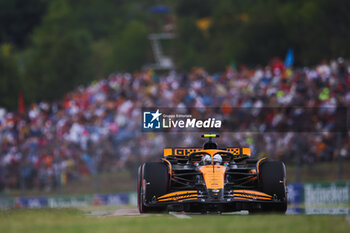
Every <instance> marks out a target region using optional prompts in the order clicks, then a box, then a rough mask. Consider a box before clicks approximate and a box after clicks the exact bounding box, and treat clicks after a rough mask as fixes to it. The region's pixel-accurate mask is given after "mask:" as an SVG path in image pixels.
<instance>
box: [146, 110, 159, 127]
mask: <svg viewBox="0 0 350 233" xmlns="http://www.w3.org/2000/svg"><path fill="white" fill-rule="evenodd" d="M161 115H162V113H160V112H159V109H157V111H144V112H143V129H160V128H161V124H160V116H161Z"/></svg>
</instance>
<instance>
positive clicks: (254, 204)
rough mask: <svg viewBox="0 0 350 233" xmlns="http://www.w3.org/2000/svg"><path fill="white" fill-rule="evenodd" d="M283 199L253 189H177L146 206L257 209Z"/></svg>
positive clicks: (277, 202)
mask: <svg viewBox="0 0 350 233" xmlns="http://www.w3.org/2000/svg"><path fill="white" fill-rule="evenodd" d="M282 202H283V201H281V200H277V199H275V198H274V197H273V196H271V195H269V194H266V193H263V192H260V191H255V190H244V189H241V190H232V191H229V192H226V193H225V194H222V195H220V194H218V195H217V196H215V195H214V196H212V195H211V196H209V195H208V194H204V193H201V192H200V191H197V190H186V191H177V192H172V193H168V194H165V195H162V196H160V197H158V198H154V199H153V200H152V201H151V202H150V203H147V206H164V205H165V206H181V205H182V206H184V205H191V204H199V205H202V206H206V205H207V206H213V205H214V206H220V205H221V206H225V205H227V206H228V205H230V206H231V208H230V210H234V211H236V210H240V209H259V208H261V207H260V206H259V205H265V204H279V203H282Z"/></svg>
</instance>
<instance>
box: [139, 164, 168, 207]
mask: <svg viewBox="0 0 350 233" xmlns="http://www.w3.org/2000/svg"><path fill="white" fill-rule="evenodd" d="M143 182H145V183H144V184H143ZM168 186H169V173H168V168H167V166H166V165H165V164H163V163H161V162H159V163H145V164H143V165H142V166H140V168H139V174H138V209H139V212H140V213H150V212H162V211H164V210H165V209H166V208H165V207H149V206H147V203H150V202H151V201H152V200H153V199H154V198H157V197H159V196H162V195H164V194H166V193H167V192H168Z"/></svg>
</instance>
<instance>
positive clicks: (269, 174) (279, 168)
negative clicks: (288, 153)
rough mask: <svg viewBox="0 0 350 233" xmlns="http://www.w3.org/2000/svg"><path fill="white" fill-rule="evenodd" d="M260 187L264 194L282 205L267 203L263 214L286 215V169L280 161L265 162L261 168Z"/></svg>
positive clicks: (263, 208)
mask: <svg viewBox="0 0 350 233" xmlns="http://www.w3.org/2000/svg"><path fill="white" fill-rule="evenodd" d="M259 186H260V189H261V191H262V192H264V193H266V194H269V195H271V196H272V197H273V198H274V199H277V200H279V201H281V203H266V204H265V205H263V206H262V211H263V212H278V213H285V212H286V211H287V192H286V167H285V165H284V163H283V162H280V161H265V162H263V163H262V164H261V165H260V167H259Z"/></svg>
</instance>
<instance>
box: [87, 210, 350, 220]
mask: <svg viewBox="0 0 350 233" xmlns="http://www.w3.org/2000/svg"><path fill="white" fill-rule="evenodd" d="M164 214H165V213H159V214H140V213H139V211H138V210H137V209H118V210H114V211H105V210H98V211H91V212H90V213H89V214H86V216H99V217H103V216H105V217H117V216H138V217H145V216H150V215H152V216H157V215H158V216H163V215H164ZM211 214H213V213H211ZM214 214H215V213H214ZM248 214H249V213H248V211H239V212H232V213H222V215H248ZM169 215H172V216H174V217H176V218H180V219H186V218H191V215H200V214H198V213H185V212H169ZM218 215H220V214H218ZM286 215H343V216H347V220H348V221H349V222H350V208H289V209H288V210H287V213H286Z"/></svg>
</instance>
